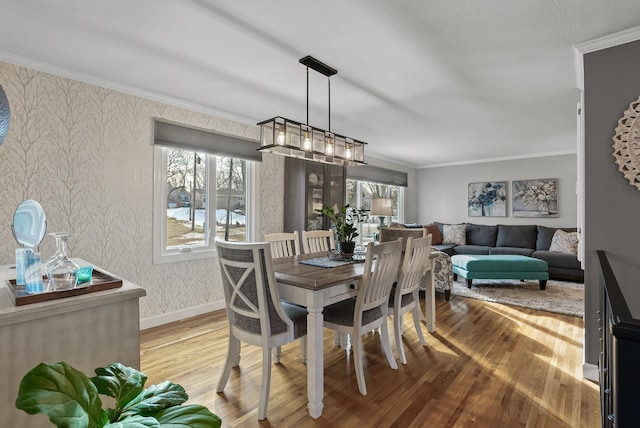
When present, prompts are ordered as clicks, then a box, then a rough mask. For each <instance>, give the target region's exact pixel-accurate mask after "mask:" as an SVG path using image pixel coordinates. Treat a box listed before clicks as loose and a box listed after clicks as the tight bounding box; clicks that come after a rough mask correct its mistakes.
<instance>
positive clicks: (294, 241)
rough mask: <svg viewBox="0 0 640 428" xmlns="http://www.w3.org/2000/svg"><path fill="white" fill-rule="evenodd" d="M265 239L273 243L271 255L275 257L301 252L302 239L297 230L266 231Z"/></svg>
mask: <svg viewBox="0 0 640 428" xmlns="http://www.w3.org/2000/svg"><path fill="white" fill-rule="evenodd" d="M264 240H265V241H267V242H269V243H270V244H271V257H273V258H274V259H277V258H280V257H289V256H296V255H298V254H300V240H299V238H298V231H297V230H294V231H293V232H291V233H288V232H280V233H265V234H264Z"/></svg>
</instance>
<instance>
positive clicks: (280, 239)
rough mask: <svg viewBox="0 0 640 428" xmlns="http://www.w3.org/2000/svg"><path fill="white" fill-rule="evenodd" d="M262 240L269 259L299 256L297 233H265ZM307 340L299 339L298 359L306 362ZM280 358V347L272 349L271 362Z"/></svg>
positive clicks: (277, 361) (295, 231)
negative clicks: (268, 246) (269, 255)
mask: <svg viewBox="0 0 640 428" xmlns="http://www.w3.org/2000/svg"><path fill="white" fill-rule="evenodd" d="M264 240H265V241H267V242H269V243H270V244H271V257H272V258H273V259H279V258H281V257H290V256H296V255H298V254H300V240H299V239H298V231H297V230H294V231H293V232H291V233H288V232H277V233H265V234H264ZM306 339H307V338H306V337H301V338H300V358H302V361H307V340H306ZM280 356H281V347H280V346H277V347H275V348H274V349H273V362H274V363H279V362H280Z"/></svg>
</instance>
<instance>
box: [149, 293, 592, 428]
mask: <svg viewBox="0 0 640 428" xmlns="http://www.w3.org/2000/svg"><path fill="white" fill-rule="evenodd" d="M436 299H437V300H436V303H437V307H436V313H437V330H436V332H435V334H429V333H428V332H427V331H426V327H425V326H424V325H423V333H424V334H425V338H426V340H427V343H428V346H426V347H422V346H421V345H420V342H419V340H418V337H417V336H416V333H415V331H414V329H413V326H412V320H411V318H410V314H407V316H406V318H405V352H406V356H407V364H406V365H402V364H398V365H399V366H400V367H399V369H398V370H392V369H391V368H390V367H389V365H388V363H387V361H386V358H385V357H384V352H383V351H382V348H381V346H380V339H379V337H378V336H377V335H370V336H367V337H366V338H365V350H366V354H365V355H366V357H365V377H366V382H367V389H368V392H369V394H368V395H367V396H362V395H360V393H359V392H358V386H357V383H356V377H355V372H354V365H353V355H352V354H351V355H349V357H350V359H349V360H348V361H347V359H346V356H345V352H344V351H341V350H340V349H339V348H336V347H335V346H334V345H333V335H332V333H331V331H330V330H325V338H324V347H325V348H324V349H325V351H324V352H325V397H324V406H325V407H324V412H323V414H322V416H321V417H320V418H319V419H317V420H313V419H311V418H310V417H309V415H308V413H307V407H306V405H307V399H306V396H307V390H306V366H305V365H304V364H303V363H302V362H301V360H300V358H299V347H298V343H297V342H296V343H293V344H289V345H288V346H285V347H283V349H282V360H281V364H275V365H272V371H271V394H270V399H269V407H268V412H267V420H265V421H262V422H259V421H258V400H259V393H260V382H261V368H262V354H261V349H260V348H257V347H251V346H248V345H245V344H243V345H242V352H241V361H240V368H239V369H234V370H233V371H232V372H231V377H230V379H229V382H228V384H227V387H226V389H225V391H224V394H220V395H218V394H217V393H216V392H215V389H216V385H217V382H218V377H219V375H220V372H221V369H222V366H223V364H224V359H225V356H226V351H227V321H226V314H225V312H224V311H219V312H215V313H211V314H206V315H203V316H199V317H195V318H191V319H188V320H183V321H179V322H176V323H172V324H169V325H165V326H161V327H156V328H154V329H149V330H145V331H143V332H142V339H141V368H142V371H143V372H144V373H145V374H146V375H147V376H148V381H147V385H150V384H152V383H156V382H160V381H162V380H165V379H170V380H172V381H173V382H176V383H179V384H180V385H182V386H183V387H184V388H185V390H186V391H187V393H188V394H189V397H190V398H189V402H190V403H198V404H203V405H206V406H207V407H209V409H210V410H211V411H212V412H214V413H215V414H217V415H218V416H220V417H221V418H222V426H223V427H254V426H263V427H269V426H273V427H294V426H295V427H299V426H305V427H307V426H308V427H316V426H317V427H326V426H330V425H333V426H344V427H351V426H360V427H370V426H380V427H391V426H394V427H435V428H438V427H467V426H476V427H517V426H524V427H552V428H556V427H558V428H559V427H571V428H573V427H598V426H600V407H599V406H600V404H599V392H598V385H597V384H595V383H592V382H590V381H587V380H584V379H583V378H582V341H583V335H584V329H583V320H582V319H581V318H576V317H570V316H564V315H558V314H551V313H548V312H539V311H534V310H530V309H524V308H516V307H509V306H504V305H499V304H495V303H487V302H481V301H478V300H473V299H465V298H463V297H458V296H452V297H451V300H450V301H449V302H447V301H445V300H444V297H443V295H442V294H437V295H436ZM389 329H390V334H391V341H392V347H393V349H394V355H396V356H397V354H396V353H395V345H393V328H392V326H391V323H389Z"/></svg>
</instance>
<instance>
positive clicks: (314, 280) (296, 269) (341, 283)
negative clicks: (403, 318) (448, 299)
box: [273, 253, 435, 419]
mask: <svg viewBox="0 0 640 428" xmlns="http://www.w3.org/2000/svg"><path fill="white" fill-rule="evenodd" d="M273 270H274V273H275V277H276V282H277V284H278V292H279V293H280V298H281V299H282V300H285V301H287V302H290V303H294V304H297V305H300V306H304V307H306V308H307V349H306V363H307V397H308V404H307V408H308V410H309V415H310V416H311V417H312V418H314V419H317V418H319V417H320V416H321V415H322V410H323V408H324V404H323V398H324V349H323V315H322V311H323V308H324V307H325V306H328V305H331V304H333V303H337V302H340V301H342V300H346V299H349V298H351V297H354V296H357V293H358V287H359V284H360V281H361V279H362V276H363V273H364V261H354V260H342V261H341V260H332V259H331V258H329V257H328V254H327V253H315V254H301V255H296V256H291V257H282V258H278V259H274V260H273ZM429 283H431V286H429ZM427 287H429V288H430V290H427V291H426V293H427V294H428V295H429V294H431V295H432V294H433V282H432V281H427ZM427 300H429V301H430V302H433V296H429V297H428V298H427ZM425 309H426V308H425ZM429 312H430V313H428V314H427V325H431V326H433V327H435V311H429ZM430 331H431V330H430Z"/></svg>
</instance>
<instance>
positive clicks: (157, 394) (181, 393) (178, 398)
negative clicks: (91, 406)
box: [122, 381, 189, 418]
mask: <svg viewBox="0 0 640 428" xmlns="http://www.w3.org/2000/svg"><path fill="white" fill-rule="evenodd" d="M188 398H189V396H188V395H187V393H186V392H185V390H184V388H182V387H181V386H180V385H178V384H175V383H173V382H170V381H164V382H161V383H159V384H156V385H152V386H150V387H149V388H147V389H145V390H144V391H143V392H142V393H141V394H140V395H138V396H137V397H136V398H134V399H133V400H132V401H131V402H130V403H129V404H127V405H126V406H125V407H124V408H123V411H122V417H123V418H124V417H126V416H132V415H143V416H155V415H156V413H157V412H158V411H160V410H162V409H165V408H167V407H173V406H179V405H180V404H182V403H184V402H185V401H187V399H188Z"/></svg>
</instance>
